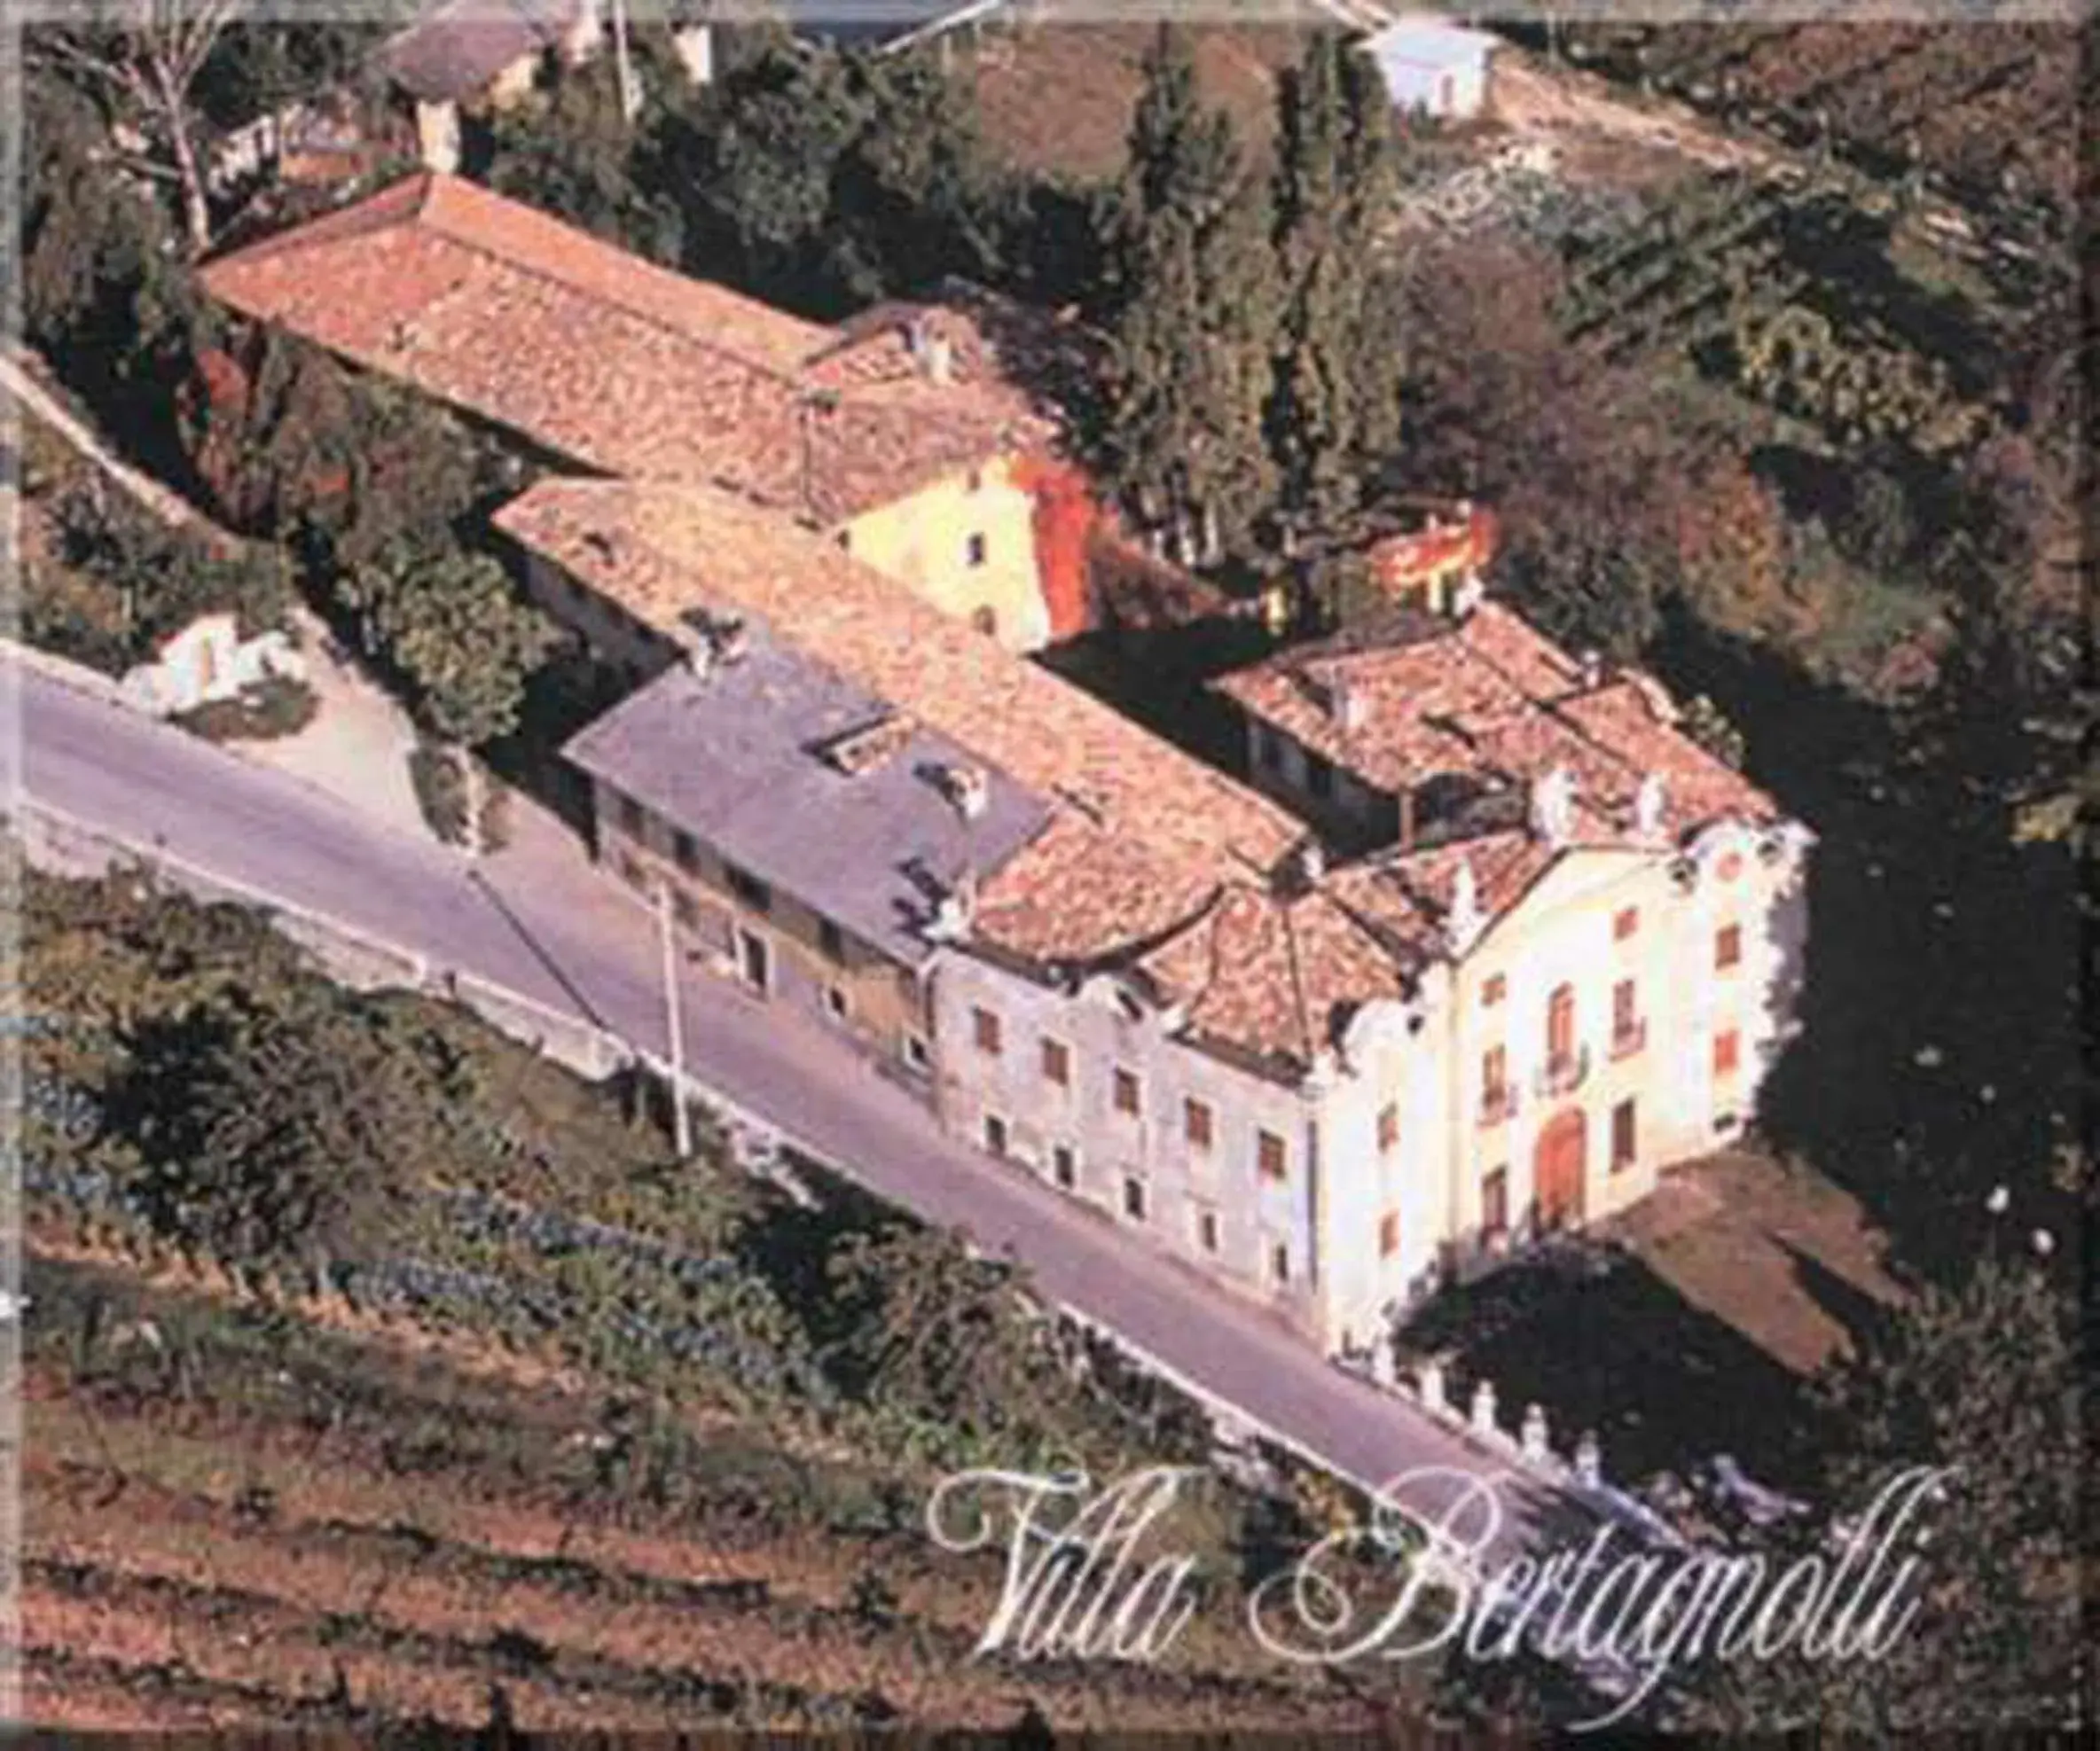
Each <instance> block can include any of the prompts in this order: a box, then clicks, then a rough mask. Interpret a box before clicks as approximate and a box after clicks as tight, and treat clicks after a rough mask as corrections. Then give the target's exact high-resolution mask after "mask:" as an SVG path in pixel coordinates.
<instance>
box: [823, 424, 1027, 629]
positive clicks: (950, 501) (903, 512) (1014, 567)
mask: <svg viewBox="0 0 2100 1751" xmlns="http://www.w3.org/2000/svg"><path fill="white" fill-rule="evenodd" d="M974 478H975V481H976V484H975V485H974V486H973V485H972V480H973V476H971V475H970V474H967V473H966V474H957V475H954V476H952V477H951V478H949V479H947V480H944V481H938V482H936V484H934V485H933V486H930V487H928V488H927V489H924V490H923V491H921V492H917V493H914V494H913V495H912V496H911V497H909V498H905V499H899V500H897V502H896V503H895V504H885V505H882V507H880V508H879V509H877V510H874V511H870V512H866V513H864V514H863V515H861V516H858V517H856V518H855V519H853V520H852V521H850V523H847V524H845V525H844V526H843V527H842V528H841V529H840V530H837V531H835V535H841V536H842V537H843V538H844V544H845V546H846V549H847V551H849V552H850V553H851V554H852V555H853V557H854V558H855V559H859V560H862V561H863V562H865V563H866V564H867V565H869V566H872V567H874V569H875V570H877V571H879V572H881V573H882V574H883V575H885V576H888V577H891V578H894V579H896V580H897V582H899V583H901V584H904V585H905V586H906V587H907V588H908V589H910V590H913V591H915V592H916V593H917V594H918V595H920V596H921V597H923V598H925V599H926V600H927V601H929V602H930V603H932V604H933V605H934V606H936V608H939V609H941V610H942V611H943V612H944V613H946V614H952V615H953V616H954V617H955V618H956V619H958V620H962V621H967V620H968V619H970V617H971V616H972V615H973V614H976V612H977V611H978V610H980V609H983V608H989V609H991V612H992V613H993V614H995V615H996V616H997V617H998V637H999V643H1000V644H1002V645H1005V646H1006V647H1007V649H1008V650H1012V651H1033V650H1038V649H1040V648H1041V647H1042V646H1043V645H1046V644H1048V643H1049V642H1050V614H1049V609H1048V606H1047V605H1046V603H1045V602H1044V600H1043V585H1042V579H1041V577H1040V576H1039V575H1038V572H1037V569H1036V547H1035V520H1034V519H1035V506H1034V502H1033V500H1032V498H1031V497H1030V495H1029V493H1028V492H1027V491H1026V490H1025V489H1023V488H1022V487H1020V486H1018V485H1016V484H1015V480H1014V469H1013V465H1012V464H1011V463H1010V462H1008V461H1004V460H1001V461H996V462H992V463H989V464H987V465H985V466H984V467H983V469H981V470H979V471H977V472H976V475H975V477H974ZM971 535H983V537H984V543H985V553H984V563H983V565H982V566H972V565H971V564H970V563H969V538H970V536H971Z"/></svg>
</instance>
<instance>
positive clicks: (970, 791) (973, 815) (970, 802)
mask: <svg viewBox="0 0 2100 1751" xmlns="http://www.w3.org/2000/svg"><path fill="white" fill-rule="evenodd" d="M942 782H943V786H944V788H945V789H946V791H947V793H948V801H951V802H952V803H953V804H954V805H955V812H956V813H957V814H958V815H960V816H961V817H962V818H963V819H964V820H966V821H975V820H976V819H977V818H978V817H980V816H982V815H983V813H984V810H985V808H986V806H987V805H988V804H989V803H990V802H991V784H990V782H989V781H988V780H987V779H986V778H985V777H984V770H983V768H982V767H979V766H966V765H960V764H959V765H954V766H951V767H949V768H948V769H947V770H946V771H945V772H944V775H943V779H942Z"/></svg>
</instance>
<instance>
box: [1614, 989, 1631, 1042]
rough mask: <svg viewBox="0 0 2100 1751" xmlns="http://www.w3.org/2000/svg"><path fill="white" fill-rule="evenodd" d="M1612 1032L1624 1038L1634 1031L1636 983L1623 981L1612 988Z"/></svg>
mask: <svg viewBox="0 0 2100 1751" xmlns="http://www.w3.org/2000/svg"><path fill="white" fill-rule="evenodd" d="M1611 1031H1612V1033H1613V1034H1614V1035H1615V1036H1618V1037H1620V1038H1624V1037H1625V1036H1626V1035H1628V1034H1630V1033H1632V1032H1633V1031H1634V981H1632V980H1631V979H1622V980H1620V981H1618V984H1616V985H1614V986H1613V987H1612V988H1611Z"/></svg>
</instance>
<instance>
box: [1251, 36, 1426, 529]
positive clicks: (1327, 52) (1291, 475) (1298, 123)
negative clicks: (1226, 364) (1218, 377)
mask: <svg viewBox="0 0 2100 1751" xmlns="http://www.w3.org/2000/svg"><path fill="white" fill-rule="evenodd" d="M1277 108H1278V127H1277V137H1278V146H1277V164H1276V176H1275V196H1274V205H1275V239H1276V255H1277V262H1278V273H1279V278H1280V280H1281V296H1282V307H1281V327H1280V332H1279V334H1278V348H1277V360H1276V381H1275V392H1274V394H1273V396H1272V398H1271V400H1270V403H1269V428H1270V444H1271V448H1272V450H1273V454H1274V456H1275V458H1276V464H1277V469H1278V473H1279V476H1280V498H1281V507H1280V508H1281V514H1282V517H1283V519H1284V520H1285V521H1286V523H1287V524H1288V525H1289V526H1291V527H1294V528H1323V527H1328V526H1331V525H1332V524H1334V523H1336V521H1338V520H1341V519H1342V518H1343V517H1344V515H1345V514H1346V513H1347V512H1349V511H1350V510H1351V509H1352V508H1353V507H1354V505H1355V504H1356V503H1357V500H1358V498H1359V496H1360V491H1361V479H1362V473H1363V468H1364V464H1365V462H1366V460H1367V457H1373V456H1377V455H1380V454H1382V453H1383V452H1384V451H1386V450H1388V449H1391V446H1392V443H1393V442H1394V440H1395V438H1396V436H1397V433H1396V432H1395V430H1394V429H1393V427H1394V421H1393V418H1392V415H1393V414H1394V413H1395V412H1397V407H1398V402H1397V397H1396V396H1394V395H1392V394H1391V391H1390V388H1389V385H1390V383H1391V379H1394V378H1395V377H1397V375H1398V372H1397V369H1396V367H1395V365H1394V363H1393V361H1392V359H1391V344H1392V338H1391V332H1390V331H1389V330H1383V329H1375V327H1374V324H1375V320H1376V317H1377V316H1378V315H1379V314H1380V312H1379V310H1378V309H1377V307H1376V305H1375V303H1374V301H1372V299H1371V296H1370V290H1371V264H1372V262H1373V261H1374V259H1375V249H1376V243H1377V235H1376V228H1377V225H1378V223H1379V221H1380V220H1381V219H1382V218H1383V216H1384V215H1385V213H1386V211H1387V208H1388V207H1389V206H1390V204H1391V196H1392V175H1391V168H1392V155H1391V135H1390V129H1389V127H1388V124H1387V117H1388V115H1389V114H1390V113H1391V104H1390V102H1389V100H1388V98H1387V97H1386V93H1385V90H1384V86H1383V81H1382V80H1381V78H1380V76H1379V74H1378V71H1377V66H1376V64H1375V62H1373V61H1372V60H1371V59H1369V57H1367V56H1365V55H1361V54H1358V53H1356V52H1355V51H1352V50H1351V49H1349V48H1347V47H1346V46H1344V43H1342V41H1341V39H1340V38H1339V37H1338V36H1337V35H1335V34H1334V33H1333V32H1329V31H1322V32H1320V33H1318V34H1317V35H1315V36H1314V37H1313V40H1312V42H1311V43H1309V44H1308V45H1307V46H1306V49H1305V56H1304V58H1303V59H1301V60H1300V61H1299V63H1298V65H1297V66H1296V67H1295V68H1292V69H1289V71H1287V72H1286V73H1285V74H1284V75H1283V78H1282V82H1281V85H1280V86H1279V89H1278V94H1277Z"/></svg>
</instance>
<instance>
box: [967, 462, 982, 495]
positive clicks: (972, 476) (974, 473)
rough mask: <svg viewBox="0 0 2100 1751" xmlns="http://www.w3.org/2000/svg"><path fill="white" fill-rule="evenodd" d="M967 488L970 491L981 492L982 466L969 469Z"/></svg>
mask: <svg viewBox="0 0 2100 1751" xmlns="http://www.w3.org/2000/svg"><path fill="white" fill-rule="evenodd" d="M969 489H970V490H971V491H972V492H982V491H983V490H984V471H983V469H982V468H973V469H971V470H970V473H969Z"/></svg>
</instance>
